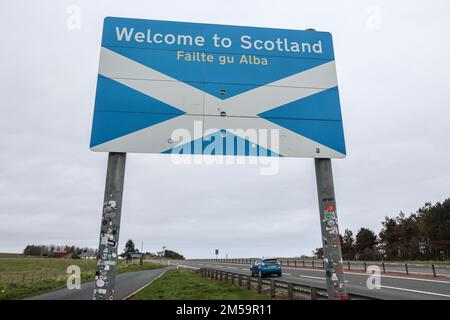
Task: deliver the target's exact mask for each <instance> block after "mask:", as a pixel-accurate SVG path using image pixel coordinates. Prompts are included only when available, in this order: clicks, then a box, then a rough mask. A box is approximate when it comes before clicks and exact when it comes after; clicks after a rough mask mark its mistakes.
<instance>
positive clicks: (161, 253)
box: [156, 250, 166, 257]
mask: <svg viewBox="0 0 450 320" xmlns="http://www.w3.org/2000/svg"><path fill="white" fill-rule="evenodd" d="M165 253H166V250H164V251H158V252H156V255H157V256H158V257H164V256H165Z"/></svg>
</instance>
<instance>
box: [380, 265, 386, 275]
mask: <svg viewBox="0 0 450 320" xmlns="http://www.w3.org/2000/svg"><path fill="white" fill-rule="evenodd" d="M381 267H383V273H386V266H385V265H384V262H382V263H381Z"/></svg>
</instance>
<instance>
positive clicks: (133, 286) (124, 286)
mask: <svg viewBox="0 0 450 320" xmlns="http://www.w3.org/2000/svg"><path fill="white" fill-rule="evenodd" d="M169 269H173V267H166V268H161V269H153V270H143V271H135V272H126V273H121V274H119V275H117V277H116V294H115V297H114V299H115V300H122V299H124V298H126V297H128V296H129V295H130V294H132V293H134V292H135V291H136V290H138V289H140V288H142V287H143V286H145V285H146V284H148V283H149V282H150V281H152V280H153V279H155V278H156V277H158V276H159V275H160V274H161V273H163V272H164V271H165V270H169ZM93 292H94V281H90V282H86V283H83V284H82V285H81V289H79V290H75V289H74V290H69V289H67V288H65V289H58V290H55V291H51V292H48V293H44V294H40V295H38V296H34V297H30V298H27V299H26V300H92V295H93Z"/></svg>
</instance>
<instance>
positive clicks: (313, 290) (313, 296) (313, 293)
mask: <svg viewBox="0 0 450 320" xmlns="http://www.w3.org/2000/svg"><path fill="white" fill-rule="evenodd" d="M311 300H317V288H313V287H311Z"/></svg>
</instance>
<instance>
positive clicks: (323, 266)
mask: <svg viewBox="0 0 450 320" xmlns="http://www.w3.org/2000/svg"><path fill="white" fill-rule="evenodd" d="M322 268H324V269H325V260H322Z"/></svg>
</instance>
